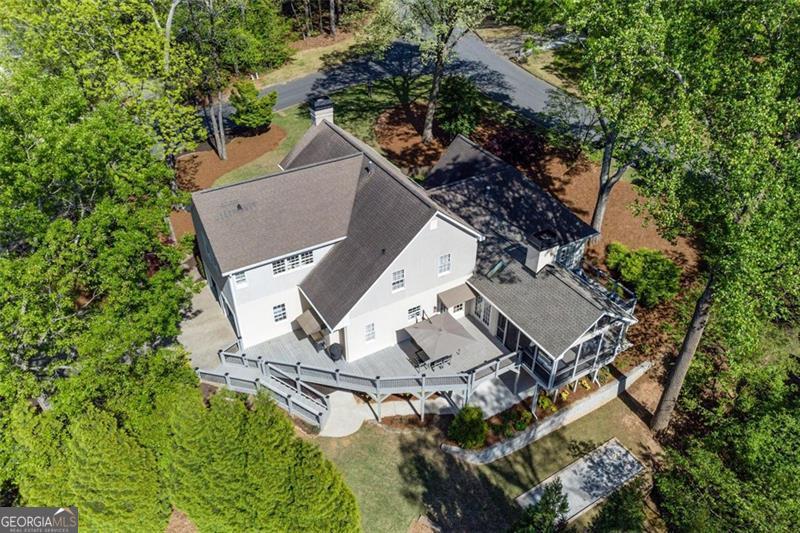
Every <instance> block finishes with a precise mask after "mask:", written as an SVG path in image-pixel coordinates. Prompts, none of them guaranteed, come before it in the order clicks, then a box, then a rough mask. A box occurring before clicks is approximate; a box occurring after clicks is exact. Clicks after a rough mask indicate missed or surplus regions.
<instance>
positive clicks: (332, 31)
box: [329, 0, 336, 39]
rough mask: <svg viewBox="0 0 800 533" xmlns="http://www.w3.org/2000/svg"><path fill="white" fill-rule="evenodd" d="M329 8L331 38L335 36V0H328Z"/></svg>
mask: <svg viewBox="0 0 800 533" xmlns="http://www.w3.org/2000/svg"><path fill="white" fill-rule="evenodd" d="M329 4H330V10H331V35H332V36H333V38H334V39H335V38H336V0H330V2H329Z"/></svg>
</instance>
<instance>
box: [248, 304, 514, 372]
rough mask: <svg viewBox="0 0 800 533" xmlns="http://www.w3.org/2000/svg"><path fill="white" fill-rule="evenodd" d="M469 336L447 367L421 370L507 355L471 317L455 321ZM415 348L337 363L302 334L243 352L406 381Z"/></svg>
mask: <svg viewBox="0 0 800 533" xmlns="http://www.w3.org/2000/svg"><path fill="white" fill-rule="evenodd" d="M458 322H459V323H460V324H461V325H462V326H464V328H465V329H466V330H467V332H469V334H470V335H471V336H472V337H473V338H474V339H475V342H474V343H468V344H466V345H465V346H464V348H462V349H461V353H459V354H458V355H454V356H453V359H452V362H451V364H450V365H446V366H444V367H441V368H438V369H436V370H430V369H426V370H423V372H425V373H426V374H427V375H429V376H435V375H439V374H441V375H447V374H457V373H459V372H465V371H467V370H470V369H472V368H475V367H478V366H480V365H482V364H483V363H485V362H487V361H491V360H492V359H494V358H496V357H498V356H500V355H504V354H507V353H510V351H509V350H508V349H507V348H506V347H505V346H503V345H502V344H500V342H499V341H497V339H495V338H494V337H493V336H491V335H489V334H488V333H487V332H486V330H485V329H483V326H481V325H478V323H477V321H475V320H474V319H473V318H471V317H464V318H460V319H458ZM416 350H417V348H416V346H414V345H413V343H412V342H411V341H410V340H409V341H404V342H401V343H400V344H397V345H395V346H391V347H389V348H385V349H383V350H380V351H377V352H375V353H373V354H370V355H367V356H365V357H362V358H360V359H357V360H356V361H353V362H348V361H338V362H334V361H332V360H331V358H330V357H328V354H326V353H325V352H324V351H322V350H317V349H316V347H315V346H314V344H313V343H312V342H311V341H310V340H309V339H308V338H307V337H306V336H305V335H304V334H303V332H302V331H294V332H292V333H289V334H286V335H283V336H281V337H277V338H275V339H271V340H269V341H266V342H263V343H261V344H257V345H255V346H251V347H250V348H247V349H246V350H245V354H246V355H247V357H258V356H261V357H262V358H263V359H265V360H269V361H274V362H279V363H287V364H297V363H301V364H303V365H306V366H314V367H317V368H322V369H327V370H336V369H339V370H340V371H341V372H346V373H350V374H356V375H360V376H364V377H376V376H380V377H381V378H389V377H407V376H416V375H419V374H420V371H418V370H417V369H416V368H415V367H414V365H413V364H412V363H411V360H412V359H413V355H414V352H415V351H416Z"/></svg>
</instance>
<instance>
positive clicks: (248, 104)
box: [231, 81, 278, 130]
mask: <svg viewBox="0 0 800 533" xmlns="http://www.w3.org/2000/svg"><path fill="white" fill-rule="evenodd" d="M277 101H278V93H276V92H274V91H273V92H271V93H269V94H266V95H264V96H263V97H259V96H258V89H256V86H255V85H253V82H250V81H240V82H236V83H235V84H234V86H233V93H232V94H231V105H232V106H233V107H235V108H236V113H234V114H233V115H231V120H232V121H233V123H234V124H236V125H237V126H241V127H243V128H250V129H254V130H257V129H262V128H266V127H268V126H269V125H270V124H272V108H273V107H274V106H275V102H277Z"/></svg>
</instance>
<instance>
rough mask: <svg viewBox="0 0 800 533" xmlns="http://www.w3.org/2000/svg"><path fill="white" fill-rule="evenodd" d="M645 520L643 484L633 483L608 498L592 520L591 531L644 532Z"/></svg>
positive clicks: (596, 532) (595, 532) (606, 532)
mask: <svg viewBox="0 0 800 533" xmlns="http://www.w3.org/2000/svg"><path fill="white" fill-rule="evenodd" d="M644 518H645V516H644V506H643V503H642V491H641V483H639V482H631V483H629V484H627V485H623V486H622V487H620V488H619V489H617V490H616V491H615V492H614V494H612V495H611V496H609V497H608V500H607V501H606V502H605V503H604V504H603V507H601V508H600V512H599V513H598V514H597V515H596V516H595V517H594V518H593V519H592V523H591V525H590V526H589V531H590V532H591V533H612V532H626V533H628V532H629V533H638V532H640V531H643V530H644Z"/></svg>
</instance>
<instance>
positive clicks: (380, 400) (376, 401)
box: [375, 394, 383, 424]
mask: <svg viewBox="0 0 800 533" xmlns="http://www.w3.org/2000/svg"><path fill="white" fill-rule="evenodd" d="M382 401H383V397H382V396H381V395H380V394H376V395H375V403H376V405H375V407H376V408H377V411H378V423H379V424H380V422H381V418H382V416H381V402H382Z"/></svg>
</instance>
